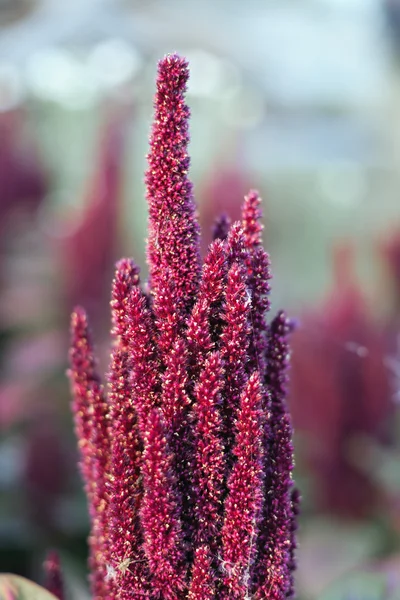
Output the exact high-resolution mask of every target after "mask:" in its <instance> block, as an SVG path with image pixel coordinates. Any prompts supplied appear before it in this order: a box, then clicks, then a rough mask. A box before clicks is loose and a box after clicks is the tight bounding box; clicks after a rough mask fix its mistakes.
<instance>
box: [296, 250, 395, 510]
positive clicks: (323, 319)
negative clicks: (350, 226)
mask: <svg viewBox="0 0 400 600" xmlns="http://www.w3.org/2000/svg"><path fill="white" fill-rule="evenodd" d="M352 258H353V257H352V250H351V249H350V248H349V247H342V248H339V249H337V251H336V253H335V271H336V272H335V281H334V287H333V290H332V291H331V293H330V294H329V296H328V298H327V299H326V301H325V302H323V304H322V305H321V306H320V307H314V308H312V309H311V310H310V311H308V312H307V313H306V314H305V315H304V316H303V318H302V325H301V327H300V328H299V330H298V331H297V333H296V334H295V335H294V336H293V363H292V364H293V366H292V378H291V409H292V412H293V421H294V425H295V427H296V428H297V430H298V431H299V432H301V434H303V442H304V447H303V444H301V446H302V447H301V448H300V454H301V452H303V459H304V460H305V463H306V464H307V465H308V466H309V467H310V470H311V473H312V474H313V476H314V478H315V480H314V486H313V491H314V493H315V497H314V500H315V502H316V504H317V507H318V508H319V509H322V510H323V511H328V512H331V513H334V514H337V515H340V516H345V517H364V516H367V515H369V514H371V513H372V512H373V511H374V509H376V506H377V502H378V500H379V496H380V491H379V490H378V488H377V486H376V485H375V483H374V477H373V473H372V472H371V464H370V463H371V457H370V456H369V452H370V451H372V449H371V448H372V447H371V444H370V441H371V440H373V441H374V443H377V442H387V441H388V436H389V419H390V418H391V416H392V415H393V410H394V405H393V403H392V398H391V393H390V385H389V373H388V369H387V367H386V365H385V357H386V355H387V351H388V344H387V340H386V339H385V335H384V328H382V327H381V326H380V325H379V324H378V323H377V322H376V320H375V319H374V315H373V314H371V312H370V310H369V308H368V306H367V303H366V300H365V298H364V297H363V294H362V292H361V290H360V288H359V286H358V284H357V283H356V280H355V277H354V273H353V265H352Z"/></svg>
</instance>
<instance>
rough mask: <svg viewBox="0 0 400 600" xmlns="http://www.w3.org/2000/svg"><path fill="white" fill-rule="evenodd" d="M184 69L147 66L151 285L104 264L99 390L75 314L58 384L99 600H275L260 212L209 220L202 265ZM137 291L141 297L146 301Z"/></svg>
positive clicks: (276, 555)
mask: <svg viewBox="0 0 400 600" xmlns="http://www.w3.org/2000/svg"><path fill="white" fill-rule="evenodd" d="M187 79H188V65H187V63H186V61H185V60H184V59H182V58H181V57H179V56H177V55H169V56H167V57H165V58H164V59H163V60H161V62H160V63H159V68H158V78H157V92H156V96H155V117H154V125H153V129H152V134H151V140H150V153H149V156H148V162H149V168H148V171H147V174H146V184H147V199H148V204H149V241H148V253H147V256H148V262H149V273H150V279H149V282H148V283H147V284H146V285H145V286H144V287H143V288H142V287H141V283H140V275H139V269H138V267H137V266H136V265H135V264H134V263H133V262H132V261H131V260H128V259H123V260H122V261H120V262H119V263H118V264H117V268H116V274H115V279H114V284H113V289H112V300H111V307H112V337H113V348H112V355H111V364H110V372H109V375H108V390H107V392H108V393H106V389H105V387H104V386H103V385H102V383H101V380H100V378H99V375H98V374H97V371H96V361H95V358H94V352H93V347H92V343H91V340H90V335H89V331H88V325H87V317H86V314H85V313H84V311H83V310H82V309H77V310H76V311H75V312H74V314H73V316H72V346H71V351H70V362H71V368H70V373H69V375H70V380H71V387H72V394H73V412H74V416H75V427H76V433H77V437H78V441H79V447H80V453H81V471H82V476H83V479H84V481H85V486H86V492H87V496H88V502H89V514H90V521H91V534H90V537H89V545H90V558H89V567H90V571H91V575H90V581H91V588H92V594H93V598H95V599H96V600H114V599H119V600H128V599H129V600H130V599H140V598H143V597H146V598H149V599H151V600H164V599H165V600H184V599H188V600H220V599H221V600H225V599H226V600H228V599H233V600H245V599H250V598H251V599H253V600H261V599H262V598H273V599H274V600H278V599H279V600H284V599H285V598H288V597H291V596H292V595H293V572H294V569H295V564H296V561H295V548H296V539H295V531H296V517H297V514H298V498H299V496H298V492H297V490H295V488H294V487H293V481H292V469H293V448H292V442H291V434H292V430H291V424H290V418H289V415H288V412H287V408H286V403H285V397H286V379H287V368H288V358H289V347H288V335H289V332H290V329H291V325H290V322H289V321H288V319H287V317H286V316H285V315H284V313H279V314H278V316H277V317H276V318H275V319H273V320H272V322H271V323H270V324H268V322H267V312H268V310H269V298H268V295H269V291H270V286H269V280H270V277H271V274H270V263H269V257H268V254H267V253H266V252H265V250H264V249H263V247H262V239H261V234H262V225H261V199H260V197H259V195H258V193H257V192H255V191H251V192H250V193H249V195H248V196H247V197H246V198H245V200H244V205H243V209H242V219H241V221H240V222H235V223H233V224H232V225H230V224H229V223H228V221H227V220H226V219H221V220H220V224H219V226H218V227H217V231H216V232H215V239H214V241H213V242H212V243H211V245H210V247H209V249H208V253H207V255H206V256H205V259H204V263H203V265H201V263H200V258H199V257H200V251H199V247H200V242H199V227H198V224H197V216H196V210H195V204H194V200H193V196H192V185H191V183H190V181H189V179H188V169H189V157H188V149H187V148H188V143H189V133H188V117H189V109H188V107H187V106H186V104H185V89H186V83H187ZM144 290H145V291H144Z"/></svg>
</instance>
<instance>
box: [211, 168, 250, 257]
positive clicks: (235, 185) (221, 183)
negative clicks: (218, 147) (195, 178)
mask: <svg viewBox="0 0 400 600" xmlns="http://www.w3.org/2000/svg"><path fill="white" fill-rule="evenodd" d="M253 179H254V178H253ZM250 182H251V177H250V175H249V174H247V173H246V171H245V169H244V167H243V165H242V164H241V161H240V160H239V158H236V159H233V160H232V162H231V163H228V164H218V163H217V164H216V165H215V166H214V168H213V170H212V171H211V172H210V173H209V174H208V176H207V179H206V180H205V182H204V183H203V185H202V187H201V189H200V194H199V197H200V215H199V219H200V226H201V231H202V239H201V243H202V251H203V253H205V252H206V250H207V248H208V246H209V244H210V242H211V240H212V237H213V235H212V234H213V229H214V225H215V222H216V220H217V219H219V217H221V216H222V215H225V216H226V217H228V219H229V221H230V222H231V223H233V222H234V221H237V220H239V219H240V216H241V207H242V204H243V198H244V196H245V194H247V191H248V190H249V189H250V188H251V187H252V186H251V184H250ZM253 187H254V181H253Z"/></svg>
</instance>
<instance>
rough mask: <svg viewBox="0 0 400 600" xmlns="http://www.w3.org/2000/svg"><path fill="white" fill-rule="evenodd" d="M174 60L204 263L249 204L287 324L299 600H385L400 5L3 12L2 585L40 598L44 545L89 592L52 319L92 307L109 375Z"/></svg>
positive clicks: (397, 584)
mask: <svg viewBox="0 0 400 600" xmlns="http://www.w3.org/2000/svg"><path fill="white" fill-rule="evenodd" d="M175 50H177V51H179V52H180V53H183V54H185V55H186V56H187V57H188V59H189V61H190V64H191V79H190V83H189V89H188V102H189V104H190V106H191V111H192V122H191V132H192V142H191V156H192V169H191V173H192V178H193V181H194V184H195V194H196V199H197V202H198V205H199V213H200V221H201V224H202V229H203V240H202V244H203V248H206V247H207V245H208V243H209V242H210V239H211V230H212V226H213V222H214V219H215V218H216V217H217V216H218V215H219V214H221V213H226V214H227V215H228V216H229V217H230V218H231V219H235V218H237V217H238V215H239V208H240V205H241V202H242V199H243V196H244V194H245V193H247V191H248V190H249V188H250V187H257V188H259V189H260V191H261V193H262V195H263V198H264V214H265V231H264V241H265V244H266V246H267V249H268V251H269V252H270V254H271V257H272V263H273V271H274V282H273V295H272V303H273V309H276V308H278V307H285V308H286V309H287V310H288V311H290V312H291V314H292V315H293V316H294V317H296V318H297V320H298V327H297V331H296V332H295V334H294V335H293V357H292V382H291V396H290V402H291V407H292V411H293V420H294V424H295V428H296V452H297V479H298V482H299V485H300V487H301V491H302V495H303V513H302V521H301V528H300V533H299V535H300V548H299V552H298V556H299V572H298V577H297V579H298V589H299V597H300V598H323V599H325V598H326V599H327V600H328V599H331V598H338V599H340V598H343V599H350V598H352V599H360V600H366V599H373V598H382V599H384V598H385V599H387V600H389V599H391V598H392V599H394V598H400V413H399V403H400V198H399V197H400V111H399V102H400V70H399V56H400V2H399V1H398V0H247V1H246V2H239V1H236V0H230V1H228V0H218V1H216V2H215V1H212V0H202V1H201V2H200V1H199V0H197V1H196V0H168V1H167V2H162V1H161V0H147V1H146V2H139V1H135V0H86V1H85V2H82V1H81V0H69V2H67V3H65V2H60V1H58V0H37V1H35V0H12V1H10V0H1V1H0V569H1V570H2V571H13V572H15V573H19V574H22V575H25V576H29V577H31V578H33V579H36V580H37V581H40V578H41V574H40V567H41V562H42V560H43V557H44V554H45V551H46V549H47V548H49V547H56V548H58V549H59V550H60V552H61V555H62V558H63V561H64V564H65V568H66V572H67V576H68V580H69V588H70V592H71V597H73V598H76V599H78V598H85V597H86V596H85V593H86V592H85V584H84V577H85V555H86V545H85V537H86V534H87V515H86V507H85V500H84V496H83V492H82V490H81V483H80V480H79V476H78V473H77V468H76V450H75V440H74V438H73V432H72V422H71V417H70V414H69V392H68V386H67V381H66V377H65V369H66V367H67V365H66V362H67V361H66V358H67V351H68V318H69V313H70V311H71V309H72V307H73V306H74V305H75V304H76V303H80V304H82V305H84V306H85V307H86V308H87V309H88V311H89V313H90V316H91V320H92V326H93V329H94V332H95V339H96V343H97V347H98V350H99V355H100V357H101V364H102V367H103V368H104V369H106V368H107V362H108V355H109V341H108V337H107V331H108V329H109V312H108V302H109V290H110V284H111V278H112V273H113V265H114V262H115V261H116V259H118V258H119V257H121V256H123V255H131V256H133V257H134V258H135V260H137V261H138V262H139V264H140V265H141V266H142V268H143V269H144V270H145V268H146V267H145V241H144V240H145V236H146V220H147V213H146V204H145V199H144V194H145V191H144V184H143V172H144V169H145V166H146V163H145V155H146V152H147V139H148V132H149V126H150V123H151V116H152V95H153V92H154V77H155V68H156V61H157V60H158V59H159V58H160V57H161V56H162V55H163V54H165V53H166V52H171V51H175Z"/></svg>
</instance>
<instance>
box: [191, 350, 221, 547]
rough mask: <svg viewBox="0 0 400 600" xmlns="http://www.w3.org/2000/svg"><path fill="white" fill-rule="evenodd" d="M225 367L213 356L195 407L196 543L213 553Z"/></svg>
mask: <svg viewBox="0 0 400 600" xmlns="http://www.w3.org/2000/svg"><path fill="white" fill-rule="evenodd" d="M222 385H223V368H222V364H221V359H220V357H219V354H218V353H217V352H215V353H213V354H211V356H210V358H209V359H208V360H207V361H206V363H205V365H204V368H203V370H202V371H201V373H200V378H199V382H198V384H197V386H196V389H195V405H194V408H193V412H194V418H195V424H194V453H195V459H194V473H193V487H194V492H195V501H196V504H195V516H196V522H197V529H196V540H197V543H200V544H206V546H207V547H208V548H210V549H211V550H212V552H216V551H217V549H218V545H219V537H220V528H221V524H222V510H221V508H222V494H223V485H222V482H223V478H224V475H225V469H226V464H225V456H224V447H223V439H222V420H221V415H220V410H221V398H220V393H221V389H222Z"/></svg>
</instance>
